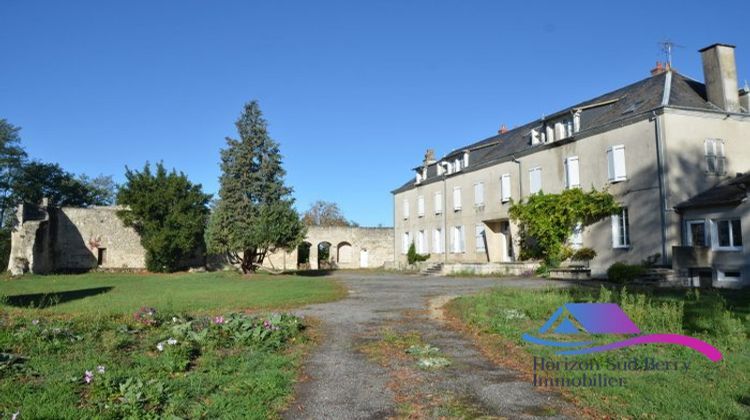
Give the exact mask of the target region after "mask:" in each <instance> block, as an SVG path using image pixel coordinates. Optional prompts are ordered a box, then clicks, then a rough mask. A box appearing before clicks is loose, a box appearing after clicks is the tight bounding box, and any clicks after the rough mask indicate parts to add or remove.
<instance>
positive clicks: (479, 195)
mask: <svg viewBox="0 0 750 420" xmlns="http://www.w3.org/2000/svg"><path fill="white" fill-rule="evenodd" d="M474 207H484V182H477V183H476V184H474Z"/></svg>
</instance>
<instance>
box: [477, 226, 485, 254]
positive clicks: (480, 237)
mask: <svg viewBox="0 0 750 420" xmlns="http://www.w3.org/2000/svg"><path fill="white" fill-rule="evenodd" d="M484 235H485V230H484V223H477V224H476V225H475V226H474V242H475V248H476V250H477V251H480V252H485V250H486V249H485V246H484Z"/></svg>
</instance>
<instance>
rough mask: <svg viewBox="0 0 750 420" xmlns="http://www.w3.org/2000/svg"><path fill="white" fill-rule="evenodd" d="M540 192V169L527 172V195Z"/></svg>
mask: <svg viewBox="0 0 750 420" xmlns="http://www.w3.org/2000/svg"><path fill="white" fill-rule="evenodd" d="M541 190H542V168H532V169H530V170H529V193H530V194H536V193H538V192H539V191H541Z"/></svg>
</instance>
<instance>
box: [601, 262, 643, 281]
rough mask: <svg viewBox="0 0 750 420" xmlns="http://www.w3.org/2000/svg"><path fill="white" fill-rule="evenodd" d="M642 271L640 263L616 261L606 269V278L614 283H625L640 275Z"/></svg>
mask: <svg viewBox="0 0 750 420" xmlns="http://www.w3.org/2000/svg"><path fill="white" fill-rule="evenodd" d="M644 272H645V269H644V268H643V266H641V265H636V264H625V263H623V262H616V263H614V264H612V265H611V266H609V268H608V269H607V278H609V280H610V281H613V282H615V283H619V284H625V283H629V282H631V281H633V280H635V279H637V278H638V277H640V276H642V275H643V273H644Z"/></svg>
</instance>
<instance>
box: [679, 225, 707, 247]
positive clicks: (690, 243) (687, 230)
mask: <svg viewBox="0 0 750 420" xmlns="http://www.w3.org/2000/svg"><path fill="white" fill-rule="evenodd" d="M692 225H703V243H705V244H706V245H705V246H707V247H709V246H711V229H710V227H709V226H708V223H706V219H690V220H686V221H685V246H696V245H695V244H693V236H692V235H691V234H690V226H692Z"/></svg>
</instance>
